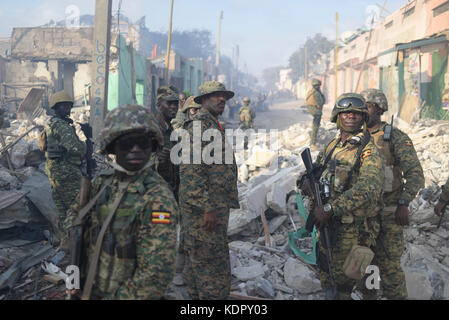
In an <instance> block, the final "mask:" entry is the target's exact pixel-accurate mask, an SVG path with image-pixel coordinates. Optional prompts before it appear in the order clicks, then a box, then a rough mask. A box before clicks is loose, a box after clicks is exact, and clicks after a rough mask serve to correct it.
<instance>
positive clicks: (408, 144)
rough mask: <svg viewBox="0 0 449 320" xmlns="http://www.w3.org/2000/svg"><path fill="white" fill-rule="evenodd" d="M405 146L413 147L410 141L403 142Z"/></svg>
mask: <svg viewBox="0 0 449 320" xmlns="http://www.w3.org/2000/svg"><path fill="white" fill-rule="evenodd" d="M405 145H406V146H407V147H413V143H412V142H411V141H410V140H406V141H405Z"/></svg>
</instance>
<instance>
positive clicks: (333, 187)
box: [298, 94, 384, 299]
mask: <svg viewBox="0 0 449 320" xmlns="http://www.w3.org/2000/svg"><path fill="white" fill-rule="evenodd" d="M367 118H368V110H367V108H366V106H365V101H364V100H363V98H362V97H361V96H360V95H358V94H344V95H342V96H340V97H339V98H338V100H337V103H336V105H335V107H334V110H333V111H332V118H331V120H332V122H336V123H337V126H338V128H339V130H340V134H339V135H338V136H337V138H335V139H333V140H332V141H331V142H330V143H329V144H328V145H327V146H326V147H325V149H324V151H322V152H321V153H320V154H319V155H318V158H317V160H316V162H315V166H317V167H320V168H322V171H321V172H322V173H321V176H320V177H319V180H320V181H321V180H322V179H323V178H326V179H327V180H328V181H329V182H330V191H331V198H330V200H329V202H328V204H326V205H325V206H314V210H313V214H314V216H315V220H316V223H315V225H316V226H317V228H318V229H321V228H322V226H324V225H325V224H326V223H327V222H329V221H331V222H332V225H333V226H338V227H337V228H332V229H333V230H334V231H333V234H334V237H335V239H336V240H335V241H334V242H335V243H334V244H333V246H332V248H331V250H332V271H333V275H334V279H335V283H336V287H337V288H336V290H337V292H338V298H339V299H350V298H351V292H352V289H353V287H354V285H355V284H356V280H352V279H350V278H348V277H347V276H345V274H344V272H343V264H344V262H345V260H346V257H347V256H348V254H349V252H350V251H351V249H352V247H353V246H354V245H361V246H365V247H372V246H374V245H375V240H376V238H377V235H378V232H379V221H378V217H377V215H378V213H379V207H380V206H381V195H382V184H383V171H384V160H383V158H382V156H381V154H380V151H379V150H378V149H377V147H376V145H375V144H374V142H373V140H372V139H371V137H370V134H369V132H368V131H367V129H366V120H367ZM362 126H363V128H364V129H362ZM303 177H304V175H303V176H301V177H300V179H299V180H298V185H299V186H301V189H302V190H304V192H305V193H306V194H308V195H311V194H312V193H311V189H310V183H309V182H308V180H307V179H306V180H304V179H303ZM331 238H332V236H331ZM319 247H320V248H319V250H318V251H319V255H318V265H319V267H320V278H321V285H322V287H323V289H324V290H325V291H326V293H328V292H329V289H330V288H331V283H330V278H329V275H328V273H327V272H325V271H327V269H328V268H327V262H326V261H327V257H326V254H327V252H326V250H325V249H324V246H323V244H322V243H321V244H320V246H319ZM328 298H330V297H329V296H328Z"/></svg>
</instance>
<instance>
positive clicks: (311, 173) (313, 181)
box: [301, 148, 338, 300]
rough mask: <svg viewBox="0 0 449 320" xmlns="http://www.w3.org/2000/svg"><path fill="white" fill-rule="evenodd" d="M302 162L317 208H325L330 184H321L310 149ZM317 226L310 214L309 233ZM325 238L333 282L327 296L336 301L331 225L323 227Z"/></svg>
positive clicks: (307, 227) (312, 215)
mask: <svg viewBox="0 0 449 320" xmlns="http://www.w3.org/2000/svg"><path fill="white" fill-rule="evenodd" d="M301 158H302V161H303V162H304V165H305V167H306V179H308V180H309V183H310V186H311V189H312V193H313V198H314V200H315V205H316V206H323V198H324V200H325V201H327V200H328V199H329V198H330V191H329V182H328V181H323V183H320V182H319V181H318V179H317V177H316V176H317V172H316V168H314V166H313V162H312V155H311V153H310V149H309V148H307V149H306V150H305V151H304V152H303V153H302V154H301ZM314 225H315V216H314V214H313V212H311V213H310V214H309V217H308V219H307V223H306V229H307V231H308V232H312V231H313V226H314ZM322 231H323V236H324V243H325V246H326V250H327V259H326V260H327V265H328V269H329V278H330V281H331V288H330V290H328V292H326V296H327V298H328V299H329V300H336V299H337V297H338V293H337V286H336V284H335V279H334V274H333V272H332V251H331V241H330V234H329V225H328V224H327V223H326V225H325V226H324V227H323V230H322Z"/></svg>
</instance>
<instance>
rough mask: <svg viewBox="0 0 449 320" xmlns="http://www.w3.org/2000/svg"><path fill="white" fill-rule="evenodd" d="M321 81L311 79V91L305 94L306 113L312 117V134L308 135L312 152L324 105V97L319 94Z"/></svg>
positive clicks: (314, 148) (315, 148)
mask: <svg viewBox="0 0 449 320" xmlns="http://www.w3.org/2000/svg"><path fill="white" fill-rule="evenodd" d="M320 88H321V81H320V80H318V79H313V81H312V89H310V90H309V92H307V96H306V106H307V111H308V112H309V113H310V115H311V116H312V117H313V125H312V133H311V135H310V144H311V147H312V149H313V150H317V146H316V139H317V135H318V131H319V129H320V125H321V117H322V116H323V105H324V104H325V103H326V99H325V97H324V95H323V94H322V93H321V89H320Z"/></svg>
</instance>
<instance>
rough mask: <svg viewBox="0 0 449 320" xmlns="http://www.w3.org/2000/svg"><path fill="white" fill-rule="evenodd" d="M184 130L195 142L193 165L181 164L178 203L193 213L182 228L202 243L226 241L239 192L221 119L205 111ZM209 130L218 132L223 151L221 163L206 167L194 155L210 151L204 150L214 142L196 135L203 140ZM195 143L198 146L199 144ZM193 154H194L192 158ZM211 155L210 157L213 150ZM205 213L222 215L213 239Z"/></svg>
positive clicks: (233, 159)
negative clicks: (230, 218) (207, 228)
mask: <svg viewBox="0 0 449 320" xmlns="http://www.w3.org/2000/svg"><path fill="white" fill-rule="evenodd" d="M196 126H198V127H199V129H200V132H199V133H197V132H196V131H195V127H196ZM184 129H186V130H188V132H189V133H190V137H193V139H192V140H191V141H190V143H191V144H190V146H191V148H190V163H191V164H184V163H183V164H181V165H180V179H181V184H180V192H179V201H180V205H181V209H182V210H183V212H184V210H186V211H189V212H192V214H186V215H183V218H182V223H183V227H184V230H185V232H188V233H189V234H191V235H192V236H194V237H196V238H198V239H200V240H203V241H212V242H213V241H215V240H217V241H219V240H218V239H223V237H225V236H226V235H227V226H228V220H229V209H231V208H239V207H240V205H239V200H238V190H237V165H236V163H235V157H234V152H233V149H232V146H230V145H228V147H226V144H227V141H226V137H225V132H224V129H223V128H222V126H221V125H220V124H219V122H218V120H217V119H216V118H214V117H213V116H212V114H210V112H209V111H207V110H206V109H204V108H202V109H201V110H200V111H199V112H198V113H197V114H196V115H195V116H194V117H193V120H188V121H186V123H185V125H184ZM208 129H215V133H217V132H218V133H219V134H220V135H221V141H220V143H219V144H218V146H219V147H220V148H221V149H220V150H219V152H221V162H220V163H221V164H207V163H206V162H205V161H204V159H197V160H199V161H195V159H196V157H194V156H195V153H196V154H197V155H198V154H199V156H202V154H203V153H205V152H207V150H205V149H206V147H207V146H209V144H211V142H204V141H203V142H201V140H202V139H201V138H200V139H196V138H195V135H194V132H195V133H196V135H198V134H200V135H199V137H202V136H203V134H204V132H205V131H206V130H208ZM195 140H196V141H197V142H199V143H198V144H196V143H195V142H196V141H195ZM198 140H199V141H198ZM212 144H213V143H212ZM200 146H201V150H200V148H199V147H200ZM209 148H210V146H209ZM226 148H227V149H228V153H229V152H231V153H232V154H231V156H232V157H231V159H227V158H229V157H230V155H229V154H228V157H226V152H225V150H226ZM192 152H193V153H194V155H193V156H192ZM208 154H210V149H209V152H208ZM202 158H203V157H202ZM228 161H229V162H230V163H231V164H226V163H229V162H228ZM195 163H199V164H195ZM206 212H216V213H219V216H218V224H217V233H216V235H213V238H212V235H208V234H207V233H206V232H205V230H204V229H203V223H204V222H203V219H204V213H206Z"/></svg>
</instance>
